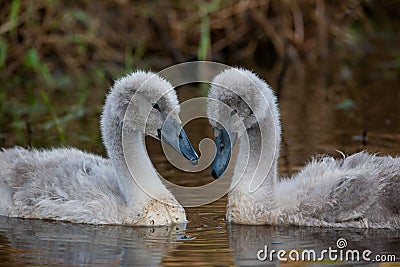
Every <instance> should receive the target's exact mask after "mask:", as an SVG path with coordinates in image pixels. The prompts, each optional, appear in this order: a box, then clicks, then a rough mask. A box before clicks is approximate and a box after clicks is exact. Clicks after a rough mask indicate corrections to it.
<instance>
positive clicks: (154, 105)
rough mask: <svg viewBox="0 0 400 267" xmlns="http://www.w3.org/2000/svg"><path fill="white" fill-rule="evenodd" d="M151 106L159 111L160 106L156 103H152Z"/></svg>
mask: <svg viewBox="0 0 400 267" xmlns="http://www.w3.org/2000/svg"><path fill="white" fill-rule="evenodd" d="M153 108H154V109H156V110H158V111H160V112H161V109H160V106H159V105H158V104H157V103H154V104H153Z"/></svg>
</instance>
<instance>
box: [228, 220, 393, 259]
mask: <svg viewBox="0 0 400 267" xmlns="http://www.w3.org/2000/svg"><path fill="white" fill-rule="evenodd" d="M228 236H229V245H230V247H231V248H232V249H233V251H234V255H235V264H236V265H239V266H265V265H268V264H270V265H277V264H278V262H277V258H276V254H274V255H275V256H274V262H271V261H268V260H267V261H265V262H262V261H259V260H258V259H257V252H258V251H259V250H261V249H264V248H265V246H266V245H267V246H268V251H271V250H276V251H278V250H281V249H282V250H285V251H287V252H288V251H290V250H297V251H299V252H301V251H302V250H315V252H316V255H320V254H319V252H321V251H322V250H323V249H328V248H329V247H331V248H332V249H336V250H338V251H340V249H338V247H337V244H336V242H337V240H338V239H339V238H344V239H345V240H346V241H347V246H346V247H345V248H343V249H342V250H343V251H346V250H358V251H361V252H362V251H364V250H367V249H368V250H371V251H372V254H371V256H370V258H371V259H373V258H374V257H375V255H378V254H382V255H383V254H385V255H388V254H394V255H396V256H397V258H396V260H397V261H399V260H400V254H399V248H400V230H397V231H391V230H385V229H332V228H318V227H292V226H287V227H286V226H249V225H234V224H232V225H228ZM332 255H333V256H335V255H336V254H332ZM337 255H339V254H337ZM360 255H361V254H360ZM326 263H329V260H328V257H325V260H324V261H323V262H322V263H321V265H322V264H326ZM330 263H332V262H330ZM341 264H343V263H341ZM359 264H362V265H369V264H370V263H367V262H364V263H359ZM370 265H371V266H373V264H370Z"/></svg>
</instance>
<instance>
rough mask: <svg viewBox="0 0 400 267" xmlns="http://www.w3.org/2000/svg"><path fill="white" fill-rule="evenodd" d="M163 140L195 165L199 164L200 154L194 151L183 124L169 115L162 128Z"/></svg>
mask: <svg viewBox="0 0 400 267" xmlns="http://www.w3.org/2000/svg"><path fill="white" fill-rule="evenodd" d="M161 140H163V141H165V142H166V143H167V144H169V145H170V146H172V147H173V148H174V149H175V150H176V151H177V152H178V153H179V154H181V155H182V156H184V157H185V158H186V159H187V160H189V161H190V162H191V163H192V164H193V165H197V163H198V159H199V156H198V155H197V153H196V151H194V149H193V147H192V144H191V143H190V141H189V139H188V137H187V135H186V133H185V130H183V127H182V124H181V123H179V122H178V121H177V120H175V119H174V118H172V117H167V119H166V120H165V121H164V124H163V127H162V129H161Z"/></svg>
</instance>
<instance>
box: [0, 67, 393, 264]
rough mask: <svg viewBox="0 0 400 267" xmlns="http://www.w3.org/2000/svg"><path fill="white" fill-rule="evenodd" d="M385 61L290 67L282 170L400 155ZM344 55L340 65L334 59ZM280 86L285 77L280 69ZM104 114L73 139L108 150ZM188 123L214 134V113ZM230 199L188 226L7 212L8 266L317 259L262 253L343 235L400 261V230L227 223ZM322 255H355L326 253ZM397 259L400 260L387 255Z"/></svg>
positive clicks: (82, 123) (0, 245) (172, 174)
mask: <svg viewBox="0 0 400 267" xmlns="http://www.w3.org/2000/svg"><path fill="white" fill-rule="evenodd" d="M378 63H379V62H374V61H372V62H370V63H368V64H367V63H365V68H363V69H360V67H358V68H354V69H353V68H351V67H350V66H347V65H345V64H343V63H337V62H333V61H332V62H330V64H326V65H327V66H321V67H319V66H317V67H315V66H314V67H313V68H309V67H305V66H300V65H296V66H291V67H290V68H289V69H288V71H287V73H286V78H285V80H284V85H283V87H282V88H281V91H280V94H279V96H280V100H279V106H280V109H281V120H282V127H283V143H282V148H281V149H282V152H281V159H280V173H281V175H284V176H286V175H291V174H292V173H295V172H296V171H297V170H299V169H300V168H301V167H302V166H304V164H305V163H306V162H307V161H308V160H309V159H310V158H311V157H312V156H313V155H316V154H318V153H325V154H331V155H334V156H337V157H340V154H339V153H338V152H336V151H335V149H337V150H340V151H343V152H344V153H346V154H349V153H353V152H356V151H360V150H367V151H369V152H379V153H381V154H383V155H392V156H398V155H400V105H399V103H400V87H399V82H400V78H399V72H398V71H390V72H387V71H385V72H384V71H383V70H382V68H381V67H379V66H380V65H379V64H378ZM334 64H339V65H337V66H335V67H332V66H331V65H334ZM360 64H364V62H363V61H361V62H360ZM259 72H260V76H261V77H263V78H265V79H266V80H269V79H270V78H271V77H270V76H269V74H268V73H263V71H262V70H259ZM327 72H328V73H329V72H332V74H327ZM271 85H272V86H273V87H274V85H275V84H274V82H273V80H272V78H271ZM178 91H179V94H180V100H181V101H183V100H185V99H188V98H191V97H195V96H198V95H201V91H200V90H193V89H185V88H181V89H179V90H178ZM96 107H97V106H96ZM89 115H90V116H89ZM97 115H98V108H97V111H92V112H91V113H90V112H89V113H87V114H86V116H89V118H79V119H77V120H76V122H75V123H74V124H73V125H70V126H69V128H68V134H69V133H71V135H72V136H75V137H77V138H76V139H75V138H68V139H67V140H73V141H72V142H70V143H71V144H73V145H74V146H77V147H81V146H80V145H79V144H80V143H83V144H84V145H83V146H82V147H84V148H86V149H88V150H92V151H96V152H100V153H104V150H102V148H101V146H100V140H99V138H98V128H97V127H98V124H97V118H96V117H97ZM33 127H34V126H33ZM185 128H186V131H187V133H188V135H189V138H190V139H191V141H192V143H193V144H194V146H195V147H196V149H197V144H198V143H199V142H200V140H202V139H203V138H205V137H212V131H211V128H210V127H209V125H208V122H207V120H205V119H200V120H196V121H193V122H191V123H189V124H188V125H187V126H186V127H185ZM7 129H11V128H3V129H2V132H1V136H2V138H3V141H2V143H4V144H8V145H10V144H11V145H12V134H13V132H12V131H11V130H9V131H8V130H7ZM52 134H54V132H51V131H49V132H48V133H47V134H46V132H45V131H44V132H41V134H40V136H34V140H33V141H34V142H33V143H34V144H35V145H39V146H40V145H43V146H49V145H52V146H57V138H55V137H54V135H52ZM78 136H85V138H83V139H82V138H81V139H79V138H78ZM146 140H147V147H148V152H149V154H150V156H151V158H152V161H153V163H154V164H155V166H156V168H157V170H158V171H159V172H160V173H161V174H162V175H163V176H164V177H167V178H168V179H169V180H170V181H172V182H174V183H176V184H180V185H184V186H198V185H203V184H207V183H209V182H211V181H212V178H211V177H210V175H209V169H206V170H204V171H202V172H199V173H184V172H182V171H179V170H177V169H175V168H174V167H172V166H171V165H170V164H169V163H168V161H167V160H166V158H165V157H164V156H163V155H162V153H161V146H160V144H159V143H158V142H156V141H154V140H151V139H146ZM193 197H196V196H193ZM225 205H226V199H225V198H222V199H220V200H218V201H216V202H214V203H211V204H209V205H206V206H202V207H196V208H188V209H187V214H188V219H189V222H188V224H187V225H186V226H177V227H160V228H135V227H121V226H91V225H75V224H69V223H61V222H51V221H40V220H21V219H11V218H5V217H0V266H43V265H46V266H47V265H54V266H82V265H84V266H121V265H123V266H155V265H162V266H233V265H236V266H267V265H273V266H275V265H279V264H285V265H288V266H289V265H293V266H306V265H315V263H312V262H291V263H285V262H280V263H279V262H278V261H277V260H276V259H275V260H274V261H273V262H271V261H265V262H262V261H259V260H257V252H258V251H259V250H260V249H263V248H264V247H265V245H267V246H268V247H269V248H270V249H276V250H278V249H284V250H296V251H303V250H306V249H315V250H316V251H317V252H319V251H321V250H323V249H328V247H332V248H336V241H337V240H338V239H339V238H345V239H346V240H347V242H348V245H347V248H348V249H358V250H360V251H363V250H366V249H369V250H371V251H372V252H373V255H376V254H394V255H396V256H397V258H396V259H397V261H400V231H398V230H397V231H390V230H354V229H321V228H301V227H284V226H282V227H271V226H240V225H227V224H226V222H225V220H224V217H225ZM318 264H334V265H341V264H345V262H340V263H339V262H330V261H327V260H325V261H322V262H319V263H318ZM348 264H349V263H348ZM368 264H370V263H357V264H349V265H368ZM373 264H376V263H373ZM373 264H372V263H371V265H373ZM389 265H390V266H395V264H389V263H386V264H385V266H389ZM397 266H398V265H397Z"/></svg>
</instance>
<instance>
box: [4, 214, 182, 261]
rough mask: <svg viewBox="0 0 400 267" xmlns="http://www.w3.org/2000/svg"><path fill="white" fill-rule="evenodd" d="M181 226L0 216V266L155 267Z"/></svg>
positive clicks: (175, 240) (179, 231) (174, 245)
mask: <svg viewBox="0 0 400 267" xmlns="http://www.w3.org/2000/svg"><path fill="white" fill-rule="evenodd" d="M179 227H180V228H183V227H184V225H181V226H175V227H173V228H171V227H155V228H148V227H147V228H146V227H125V226H94V225H83V224H71V223H62V222H53V221H45V220H28V219H17V218H8V217H3V216H0V244H1V246H0V263H2V264H6V265H7V266H20V265H21V264H29V265H36V266H37V265H65V266H76V265H82V264H84V265H96V266H119V265H123V266H155V265H158V264H160V262H161V259H162V257H164V256H165V254H166V251H167V250H170V249H172V248H174V247H176V246H177V245H178V241H179V237H180V233H181V230H180V229H179Z"/></svg>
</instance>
